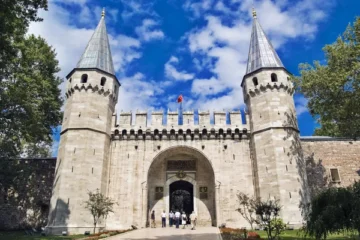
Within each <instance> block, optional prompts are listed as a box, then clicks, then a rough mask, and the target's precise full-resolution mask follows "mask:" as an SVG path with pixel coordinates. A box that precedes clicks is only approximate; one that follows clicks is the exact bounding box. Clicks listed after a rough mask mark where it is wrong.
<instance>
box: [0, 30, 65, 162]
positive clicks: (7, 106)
mask: <svg viewBox="0 0 360 240" xmlns="http://www.w3.org/2000/svg"><path fill="white" fill-rule="evenodd" d="M13 45H14V46H15V48H16V49H17V51H18V53H17V57H16V58H13V59H12V60H11V62H10V64H9V66H8V69H9V70H10V71H9V74H8V75H7V77H6V79H1V81H0V157H3V158H10V157H15V156H19V154H20V153H21V152H22V150H23V149H24V147H26V146H31V145H34V144H40V145H44V144H45V145H46V144H50V143H51V141H52V138H51V134H52V130H51V127H54V126H57V125H59V124H60V121H61V115H62V114H61V111H60V110H61V106H62V99H61V97H60V89H59V88H58V86H59V84H60V83H61V79H60V78H59V77H57V76H56V74H57V73H58V72H59V71H60V69H59V67H58V61H57V60H56V53H55V50H54V49H53V48H52V47H51V46H49V45H48V44H47V43H46V41H45V40H44V39H43V38H41V37H35V36H34V35H30V36H28V37H26V38H24V39H22V40H21V41H20V42H16V43H13Z"/></svg>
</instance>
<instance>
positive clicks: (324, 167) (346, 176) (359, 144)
mask: <svg viewBox="0 0 360 240" xmlns="http://www.w3.org/2000/svg"><path fill="white" fill-rule="evenodd" d="M301 145H302V149H303V151H304V156H305V159H306V163H307V175H308V181H309V186H310V191H311V193H312V195H314V194H316V193H317V192H319V191H321V190H322V189H324V188H326V187H329V186H341V187H346V186H349V185H351V184H352V183H353V182H354V181H359V180H360V141H352V140H341V139H340V140H336V139H332V140H330V139H329V138H328V139H321V138H320V139H316V138H315V137H314V138H308V139H306V138H302V139H301ZM330 169H337V170H338V173H339V177H340V181H333V180H332V177H331V172H330Z"/></svg>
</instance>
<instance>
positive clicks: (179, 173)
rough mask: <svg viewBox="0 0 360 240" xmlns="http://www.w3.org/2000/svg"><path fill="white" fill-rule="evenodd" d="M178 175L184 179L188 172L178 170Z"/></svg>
mask: <svg viewBox="0 0 360 240" xmlns="http://www.w3.org/2000/svg"><path fill="white" fill-rule="evenodd" d="M176 177H178V178H180V179H183V178H184V177H186V173H184V171H182V170H181V171H178V172H177V173H176Z"/></svg>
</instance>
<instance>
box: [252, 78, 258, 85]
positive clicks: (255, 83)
mask: <svg viewBox="0 0 360 240" xmlns="http://www.w3.org/2000/svg"><path fill="white" fill-rule="evenodd" d="M252 81H253V83H254V86H255V87H256V86H257V85H259V82H258V79H257V77H254V78H253V79H252Z"/></svg>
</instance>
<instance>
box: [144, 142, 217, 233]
mask: <svg viewBox="0 0 360 240" xmlns="http://www.w3.org/2000/svg"><path fill="white" fill-rule="evenodd" d="M146 185H147V193H148V194H147V199H146V201H147V219H146V221H147V223H148V222H149V213H150V212H151V211H155V215H156V216H157V217H156V221H157V222H158V224H160V217H159V216H160V213H161V212H163V211H165V212H166V213H169V211H170V210H179V211H181V210H183V211H185V212H186V214H190V213H191V212H192V211H195V212H196V214H197V215H198V224H199V225H203V226H216V201H215V176H214V170H213V168H212V165H211V162H210V160H209V159H208V158H207V157H206V156H205V155H204V154H203V153H201V152H200V151H199V150H197V149H194V148H191V147H187V146H177V147H171V148H168V149H166V150H164V151H162V152H160V153H159V154H158V155H157V156H156V157H155V158H154V160H153V161H152V163H151V165H150V167H149V170H148V178H147V184H146ZM178 208H179V209H178Z"/></svg>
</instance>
